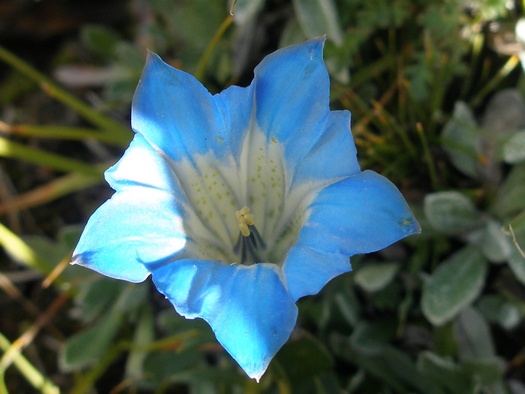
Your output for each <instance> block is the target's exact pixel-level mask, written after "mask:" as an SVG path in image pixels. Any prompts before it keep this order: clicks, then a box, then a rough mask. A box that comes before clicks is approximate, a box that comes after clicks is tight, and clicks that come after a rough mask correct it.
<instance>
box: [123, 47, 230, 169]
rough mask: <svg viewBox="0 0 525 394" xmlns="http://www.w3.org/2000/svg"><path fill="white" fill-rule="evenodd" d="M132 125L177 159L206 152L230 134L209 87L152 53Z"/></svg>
mask: <svg viewBox="0 0 525 394" xmlns="http://www.w3.org/2000/svg"><path fill="white" fill-rule="evenodd" d="M131 125H132V127H133V129H134V130H135V132H137V133H140V134H142V135H143V136H144V137H145V138H146V140H148V141H149V142H150V143H151V144H152V145H153V146H156V147H158V148H159V149H160V150H161V151H163V152H165V154H167V155H168V156H169V157H170V158H171V159H172V160H175V161H179V160H181V159H182V158H188V159H190V160H191V158H192V157H193V156H194V155H196V154H204V153H207V152H208V151H209V150H210V149H212V146H213V144H214V143H217V144H218V143H219V142H218V139H219V138H221V136H224V134H225V133H228V130H227V127H226V125H225V124H224V122H223V118H222V116H221V114H220V112H219V110H218V108H217V106H216V103H215V99H214V98H213V97H212V95H211V94H210V93H209V92H208V91H207V90H206V88H205V87H204V86H202V84H201V83H200V82H199V81H197V80H196V79H195V78H194V77H193V76H191V75H189V74H187V73H185V72H183V71H180V70H177V69H175V68H173V67H171V66H169V65H167V64H166V63H164V62H163V61H162V60H161V59H160V58H159V57H158V56H157V55H155V54H153V53H150V54H149V56H148V60H147V62H146V66H145V68H144V72H143V74H142V78H141V80H140V82H139V85H138V87H137V90H136V92H135V96H134V97H133V104H132V114H131Z"/></svg>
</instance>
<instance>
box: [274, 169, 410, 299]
mask: <svg viewBox="0 0 525 394" xmlns="http://www.w3.org/2000/svg"><path fill="white" fill-rule="evenodd" d="M308 210H309V211H310V214H309V216H308V219H307V220H306V223H305V224H304V225H303V227H302V229H301V231H300V233H299V238H298V241H297V244H296V247H295V248H294V249H292V250H291V251H290V254H289V255H288V256H287V258H286V261H285V263H284V265H283V274H284V276H285V278H286V282H287V284H288V286H289V287H292V290H290V292H291V294H292V298H293V299H294V300H296V299H298V298H300V297H303V296H306V295H311V294H315V293H317V292H318V291H319V290H320V288H321V287H322V284H323V282H324V283H327V282H328V281H329V280H330V279H331V278H333V277H335V276H337V275H339V274H340V273H341V272H345V264H344V261H343V260H342V258H341V257H336V258H328V255H333V256H338V255H339V256H353V255H355V254H358V253H370V252H374V251H377V250H379V249H382V248H385V247H386V246H388V245H390V244H392V243H393V242H395V241H398V240H399V239H401V238H404V237H406V236H408V235H411V234H414V233H418V232H419V231H420V227H419V224H418V223H417V221H416V220H415V218H414V217H413V215H412V213H411V212H410V209H409V207H408V205H407V204H406V202H405V200H404V198H403V196H402V195H401V193H400V192H399V190H398V189H397V188H396V187H395V186H394V185H393V184H392V183H391V182H390V181H389V180H388V179H386V178H385V177H383V176H381V175H379V174H377V173H375V172H373V171H364V172H362V173H360V174H358V175H355V176H352V177H349V178H346V179H344V180H342V181H340V182H337V183H335V184H332V185H330V186H328V187H327V188H325V189H323V190H322V191H321V192H320V193H319V194H318V196H317V198H316V199H315V200H314V202H313V203H312V204H310V206H309V208H308ZM308 249H311V251H309V250H308ZM315 252H317V254H318V255H319V257H316V256H315ZM305 255H306V256H307V258H305V261H306V263H305V264H306V267H307V268H305V265H303V259H302V258H303V257H300V256H305ZM315 259H318V264H319V267H318V269H317V270H316V271H317V272H316V273H317V277H316V278H315V279H314V278H312V276H313V275H311V271H310V269H312V266H314V265H315ZM308 267H309V268H308Z"/></svg>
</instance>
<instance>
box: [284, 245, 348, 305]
mask: <svg viewBox="0 0 525 394" xmlns="http://www.w3.org/2000/svg"><path fill="white" fill-rule="evenodd" d="M351 269H352V267H351V265H350V259H349V257H348V256H344V255H341V254H333V253H326V252H321V251H318V250H314V249H312V248H309V247H300V246H295V247H293V248H292V249H291V250H290V252H289V253H288V256H287V257H286V261H285V263H284V265H283V275H284V277H285V279H286V284H287V286H288V292H289V293H290V296H291V297H292V300H294V301H297V300H298V299H299V298H301V297H304V296H307V295H314V294H317V293H318V292H319V291H321V289H322V288H323V287H324V285H326V283H328V281H330V280H331V279H333V278H335V277H336V276H339V275H341V274H344V273H345V272H349V271H351Z"/></svg>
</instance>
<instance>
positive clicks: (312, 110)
mask: <svg viewBox="0 0 525 394" xmlns="http://www.w3.org/2000/svg"><path fill="white" fill-rule="evenodd" d="M323 44H324V38H318V39H314V40H311V41H307V42H306V43H304V44H300V45H295V46H291V47H287V48H284V49H281V50H279V51H276V52H275V53H273V54H271V55H269V56H267V57H266V58H265V59H264V60H263V61H262V62H261V63H260V64H259V65H258V66H257V67H256V68H255V78H254V84H255V111H256V119H257V124H258V126H259V127H260V128H261V130H262V131H263V132H264V133H266V135H267V137H268V139H271V138H273V139H274V140H277V141H278V142H280V143H282V144H283V145H284V147H285V155H286V160H287V161H288V164H289V166H290V168H293V167H294V166H295V165H296V164H297V163H301V161H302V160H303V158H304V157H305V156H306V155H307V154H308V153H309V152H310V151H311V150H312V148H313V147H317V146H319V145H320V141H324V140H326V139H328V138H331V137H332V133H333V132H334V131H336V130H335V129H334V130H327V129H332V128H333V119H329V113H330V108H329V98H330V81H329V77H328V72H327V70H326V66H325V63H324V61H323ZM349 126H350V125H349V123H346V124H345V125H344V126H343V131H344V132H345V133H346V134H350V131H349ZM340 132H341V127H338V128H337V133H340ZM337 133H334V134H337ZM340 149H341V150H342V151H343V152H345V154H346V155H348V156H347V157H346V160H345V161H344V162H342V163H339V166H340V167H342V168H343V169H344V170H345V171H346V172H345V175H351V174H353V173H355V172H356V168H358V164H357V159H356V157H355V147H354V146H353V141H352V138H351V136H347V138H346V141H344V144H343V145H341V146H340ZM305 175H306V172H303V173H302V176H305Z"/></svg>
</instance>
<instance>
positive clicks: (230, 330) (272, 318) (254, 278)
mask: <svg viewBox="0 0 525 394" xmlns="http://www.w3.org/2000/svg"><path fill="white" fill-rule="evenodd" d="M152 275H153V282H154V283H155V285H156V286H157V289H158V290H159V291H160V292H161V293H163V294H164V295H165V296H166V297H168V298H169V300H170V301H171V303H172V304H173V305H174V306H175V309H176V310H177V311H178V312H179V313H180V314H181V315H183V316H185V317H187V318H190V319H192V318H196V317H200V318H203V319H204V320H206V321H207V322H208V323H209V324H210V326H211V327H212V329H213V331H214V332H215V335H216V337H217V340H218V341H219V342H220V343H221V344H222V346H223V347H224V348H225V349H226V350H227V351H228V353H230V354H231V355H232V357H233V358H234V359H235V360H236V361H237V362H238V363H239V365H240V366H241V367H242V368H243V369H244V371H245V372H246V373H247V374H248V375H249V376H250V377H251V378H254V379H257V380H259V378H260V377H261V376H262V374H263V373H264V371H265V370H266V368H267V367H268V364H269V363H270V361H271V359H272V357H273V356H274V355H275V353H276V352H277V351H278V350H279V349H280V348H281V346H282V345H283V344H284V343H285V342H286V341H287V340H288V338H289V336H290V333H291V332H292V330H293V328H294V326H295V322H296V319H297V307H296V306H295V304H294V302H293V301H292V300H291V299H290V297H289V295H288V293H287V291H286V289H285V287H284V284H283V282H282V277H281V274H280V271H279V268H278V267H277V266H276V265H273V264H264V263H263V264H256V265H252V266H243V265H235V266H232V265H225V264H222V263H219V262H215V261H193V260H181V261H177V262H174V263H172V264H168V265H164V266H162V267H160V268H157V269H153V270H152Z"/></svg>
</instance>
